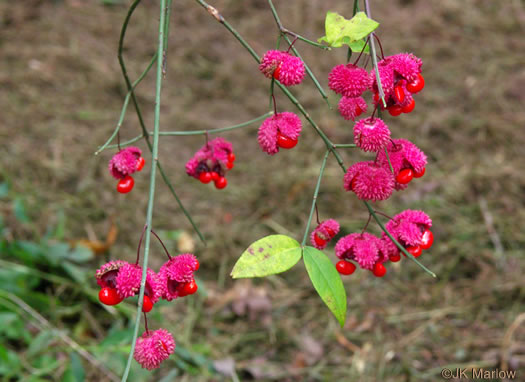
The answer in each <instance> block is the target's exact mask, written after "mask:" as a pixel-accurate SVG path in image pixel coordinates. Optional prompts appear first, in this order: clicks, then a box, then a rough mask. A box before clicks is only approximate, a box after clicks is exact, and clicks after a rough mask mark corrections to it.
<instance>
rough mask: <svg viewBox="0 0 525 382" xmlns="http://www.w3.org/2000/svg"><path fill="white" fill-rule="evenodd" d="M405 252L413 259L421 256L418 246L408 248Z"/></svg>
mask: <svg viewBox="0 0 525 382" xmlns="http://www.w3.org/2000/svg"><path fill="white" fill-rule="evenodd" d="M407 252H408V253H410V254H411V255H412V256H414V257H419V256H421V253H422V250H421V247H420V246H419V245H414V246H410V247H408V248H407Z"/></svg>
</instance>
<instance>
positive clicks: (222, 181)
mask: <svg viewBox="0 0 525 382" xmlns="http://www.w3.org/2000/svg"><path fill="white" fill-rule="evenodd" d="M227 185H228V181H227V180H226V178H225V177H224V176H221V177H219V179H217V180H216V181H215V188H218V189H219V190H222V189H223V188H224V187H226V186H227Z"/></svg>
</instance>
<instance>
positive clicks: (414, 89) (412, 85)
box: [407, 73, 425, 93]
mask: <svg viewBox="0 0 525 382" xmlns="http://www.w3.org/2000/svg"><path fill="white" fill-rule="evenodd" d="M424 87H425V79H424V78H423V76H422V75H421V73H419V74H418V75H417V78H416V79H415V80H414V81H412V82H409V83H408V84H407V90H408V91H409V92H411V93H418V92H420V91H421V90H423V88H424Z"/></svg>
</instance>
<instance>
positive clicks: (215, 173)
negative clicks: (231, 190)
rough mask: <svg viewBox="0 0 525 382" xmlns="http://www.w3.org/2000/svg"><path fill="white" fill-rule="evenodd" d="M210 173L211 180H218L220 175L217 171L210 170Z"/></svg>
mask: <svg viewBox="0 0 525 382" xmlns="http://www.w3.org/2000/svg"><path fill="white" fill-rule="evenodd" d="M210 175H211V180H213V181H214V182H215V181H216V180H218V179H219V178H220V177H221V176H220V175H219V173H218V172H215V171H212V172H210Z"/></svg>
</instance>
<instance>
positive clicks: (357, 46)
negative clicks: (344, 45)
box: [349, 40, 370, 54]
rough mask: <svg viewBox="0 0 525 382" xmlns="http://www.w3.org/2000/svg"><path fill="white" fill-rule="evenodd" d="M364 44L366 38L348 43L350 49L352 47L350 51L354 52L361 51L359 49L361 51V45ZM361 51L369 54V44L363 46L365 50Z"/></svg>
mask: <svg viewBox="0 0 525 382" xmlns="http://www.w3.org/2000/svg"><path fill="white" fill-rule="evenodd" d="M365 44H366V40H358V41H355V42H352V43H350V45H349V46H350V49H352V52H355V53H358V54H359V53H361V51H363V46H364V45H365ZM363 53H366V54H370V45H367V46H366V47H365V50H364V51H363Z"/></svg>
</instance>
